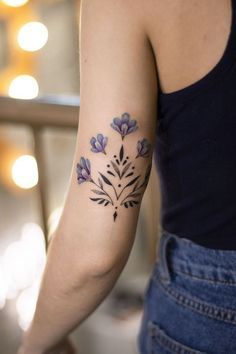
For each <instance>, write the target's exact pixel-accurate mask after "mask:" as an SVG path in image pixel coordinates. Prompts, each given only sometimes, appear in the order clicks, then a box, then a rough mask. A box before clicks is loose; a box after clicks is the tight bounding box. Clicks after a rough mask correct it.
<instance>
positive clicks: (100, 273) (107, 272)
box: [86, 254, 122, 278]
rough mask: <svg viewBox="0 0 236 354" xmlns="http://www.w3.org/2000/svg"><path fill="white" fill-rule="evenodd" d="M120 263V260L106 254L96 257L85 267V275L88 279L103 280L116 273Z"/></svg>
mask: <svg viewBox="0 0 236 354" xmlns="http://www.w3.org/2000/svg"><path fill="white" fill-rule="evenodd" d="M121 265H122V262H121V260H120V259H115V258H112V259H110V257H108V256H107V255H106V254H103V255H97V256H95V257H93V260H92V261H90V262H89V264H87V266H86V274H87V276H88V277H89V278H105V277H109V276H112V275H113V274H114V272H115V273H117V270H119V269H120V267H121Z"/></svg>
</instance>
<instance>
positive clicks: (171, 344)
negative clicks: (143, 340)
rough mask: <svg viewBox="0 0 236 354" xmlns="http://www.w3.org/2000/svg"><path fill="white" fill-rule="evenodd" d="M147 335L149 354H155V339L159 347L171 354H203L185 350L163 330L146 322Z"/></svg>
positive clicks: (182, 345)
mask: <svg viewBox="0 0 236 354" xmlns="http://www.w3.org/2000/svg"><path fill="white" fill-rule="evenodd" d="M148 333H149V352H148V353H149V354H155V351H154V348H153V345H152V343H153V340H155V338H156V339H157V340H158V341H159V345H160V346H162V347H163V348H167V349H169V350H171V353H180V350H181V354H204V353H202V352H200V351H198V350H194V349H191V348H187V347H186V346H185V345H184V344H182V343H179V342H176V340H175V339H172V338H171V337H169V336H168V334H166V333H165V332H164V330H161V329H159V327H158V326H157V325H156V324H154V323H153V322H152V321H149V322H148Z"/></svg>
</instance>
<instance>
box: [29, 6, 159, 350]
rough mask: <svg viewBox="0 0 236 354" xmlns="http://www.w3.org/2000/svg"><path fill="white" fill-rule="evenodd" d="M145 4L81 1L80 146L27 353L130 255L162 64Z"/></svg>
mask: <svg viewBox="0 0 236 354" xmlns="http://www.w3.org/2000/svg"><path fill="white" fill-rule="evenodd" d="M141 12H142V11H141V9H140V8H139V6H138V1H137V2H134V1H131V0H126V1H113V0H112V1H111V0H89V1H86V0H84V1H82V6H81V22H80V23H81V31H80V99H81V107H80V115H79V128H78V135H77V145H76V151H75V156H74V163H73V169H72V174H71V180H70V184H69V188H68V192H67V197H66V201H65V206H64V211H63V214H62V217H61V219H60V223H59V226H58V228H57V230H56V232H55V234H54V237H53V239H52V241H51V244H50V247H49V252H48V257H47V264H46V268H45V271H44V275H43V279H42V282H41V288H40V293H39V297H38V302H37V307H36V311H35V315H34V319H33V321H32V324H31V326H30V329H29V330H28V332H27V335H26V336H25V339H24V348H25V353H27V354H42V353H45V352H46V351H47V350H48V349H50V348H52V347H53V346H55V345H56V344H57V343H58V342H60V341H61V340H62V339H63V338H65V337H66V335H67V334H68V333H69V332H71V331H72V330H73V329H74V328H75V327H76V326H78V325H79V324H81V323H82V321H84V320H85V319H86V318H87V317H88V316H89V315H90V314H91V313H92V312H93V311H94V310H95V309H96V308H97V307H98V305H99V304H100V303H101V302H102V301H103V300H104V298H105V297H106V296H107V295H108V293H109V292H110V291H111V289H112V288H113V286H114V284H115V283H116V281H117V279H118V277H119V275H120V273H121V271H122V269H123V268H124V266H125V264H126V262H127V259H128V256H129V254H130V251H131V248H132V245H133V242H134V237H135V231H136V227H137V219H138V215H139V210H140V203H141V200H142V197H143V193H144V191H145V189H146V185H147V182H148V178H149V173H150V168H151V163H152V152H153V146H154V140H155V124H156V115H157V112H156V106H157V82H156V71H155V70H156V69H155V63H154V58H153V54H152V51H151V47H150V43H149V41H148V38H147V36H146V33H145V29H144V27H145V26H144V21H143V17H142V13H141ZM62 45H63V43H62Z"/></svg>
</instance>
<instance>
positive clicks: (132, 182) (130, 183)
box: [125, 175, 140, 187]
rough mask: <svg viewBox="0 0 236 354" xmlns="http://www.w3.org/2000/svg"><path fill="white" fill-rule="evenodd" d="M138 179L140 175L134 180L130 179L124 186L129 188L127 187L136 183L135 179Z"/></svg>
mask: <svg viewBox="0 0 236 354" xmlns="http://www.w3.org/2000/svg"><path fill="white" fill-rule="evenodd" d="M139 177H140V175H139V176H137V177H135V178H134V179H132V180H131V181H130V182H129V183H128V184H126V186H125V187H129V186H132V184H134V183H135V182H136V181H137V179H138V178H139Z"/></svg>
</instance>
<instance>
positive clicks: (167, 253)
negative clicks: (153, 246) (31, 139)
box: [157, 229, 236, 284]
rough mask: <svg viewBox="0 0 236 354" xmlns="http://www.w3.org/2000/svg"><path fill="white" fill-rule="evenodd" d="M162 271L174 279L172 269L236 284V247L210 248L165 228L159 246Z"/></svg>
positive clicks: (165, 280) (166, 280) (160, 269)
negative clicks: (226, 248) (235, 248)
mask: <svg viewBox="0 0 236 354" xmlns="http://www.w3.org/2000/svg"><path fill="white" fill-rule="evenodd" d="M157 256H158V259H157V262H158V263H159V272H160V275H161V278H162V280H163V281H164V282H166V283H170V282H171V275H172V272H176V273H181V274H185V275H188V276H192V277H194V278H199V279H205V280H208V281H213V282H222V283H227V284H236V250H220V249H213V248H207V247H205V246H202V245H199V244H197V243H195V242H193V241H191V240H190V239H187V238H184V237H180V236H178V235H176V234H173V233H171V232H168V231H166V230H164V229H161V231H160V240H159V243H158V250H157Z"/></svg>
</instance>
